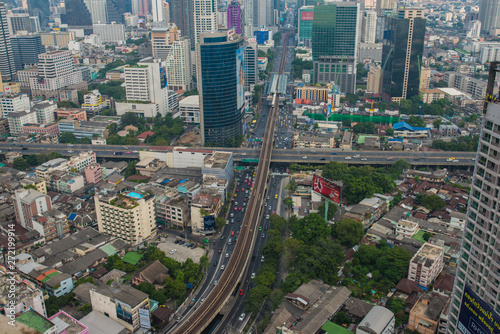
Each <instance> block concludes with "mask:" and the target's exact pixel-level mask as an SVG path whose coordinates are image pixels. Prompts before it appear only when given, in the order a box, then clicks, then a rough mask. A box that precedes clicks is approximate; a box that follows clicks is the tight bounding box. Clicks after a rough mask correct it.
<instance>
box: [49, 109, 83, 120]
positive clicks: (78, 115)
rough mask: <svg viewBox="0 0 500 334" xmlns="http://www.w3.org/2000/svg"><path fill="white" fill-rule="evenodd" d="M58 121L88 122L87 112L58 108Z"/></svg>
mask: <svg viewBox="0 0 500 334" xmlns="http://www.w3.org/2000/svg"><path fill="white" fill-rule="evenodd" d="M56 115H57V119H58V120H60V119H64V118H66V119H78V120H80V121H86V120H87V112H86V111H85V110H84V109H79V108H57V109H56Z"/></svg>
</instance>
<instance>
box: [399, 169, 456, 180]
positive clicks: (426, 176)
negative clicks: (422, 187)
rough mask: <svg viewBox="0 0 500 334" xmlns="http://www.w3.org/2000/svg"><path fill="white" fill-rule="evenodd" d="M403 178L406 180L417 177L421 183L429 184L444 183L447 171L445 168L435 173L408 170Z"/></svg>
mask: <svg viewBox="0 0 500 334" xmlns="http://www.w3.org/2000/svg"><path fill="white" fill-rule="evenodd" d="M405 176H406V177H407V178H415V177H416V176H418V178H419V179H420V180H421V181H429V182H439V183H441V182H444V181H445V180H446V178H447V177H448V170H447V169H446V168H444V169H439V170H436V171H430V172H426V171H420V170H416V169H408V170H406V171H405Z"/></svg>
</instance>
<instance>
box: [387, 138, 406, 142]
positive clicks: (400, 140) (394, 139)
mask: <svg viewBox="0 0 500 334" xmlns="http://www.w3.org/2000/svg"><path fill="white" fill-rule="evenodd" d="M388 141H398V142H400V143H402V142H403V139H397V138H393V139H389V140H388Z"/></svg>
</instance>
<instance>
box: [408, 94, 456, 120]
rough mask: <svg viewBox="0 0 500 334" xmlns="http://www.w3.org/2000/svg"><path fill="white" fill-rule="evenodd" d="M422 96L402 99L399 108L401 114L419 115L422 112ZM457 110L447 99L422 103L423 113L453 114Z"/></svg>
mask: <svg viewBox="0 0 500 334" xmlns="http://www.w3.org/2000/svg"><path fill="white" fill-rule="evenodd" d="M420 103H421V100H420V96H418V95H415V96H412V97H411V98H410V99H408V100H403V101H401V105H400V107H399V110H400V112H401V114H406V115H417V114H419V113H420V111H419V108H420ZM454 114H455V111H454V110H453V108H452V107H451V103H450V101H448V100H447V99H438V100H434V101H432V102H431V103H430V104H429V103H422V115H438V116H453V115H454Z"/></svg>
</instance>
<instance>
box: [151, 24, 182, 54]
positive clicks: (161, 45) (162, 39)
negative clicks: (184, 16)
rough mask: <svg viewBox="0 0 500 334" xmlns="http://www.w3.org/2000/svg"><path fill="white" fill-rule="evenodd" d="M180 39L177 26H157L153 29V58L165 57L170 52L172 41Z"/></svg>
mask: <svg viewBox="0 0 500 334" xmlns="http://www.w3.org/2000/svg"><path fill="white" fill-rule="evenodd" d="M178 39H179V32H178V30H177V27H175V26H172V27H157V28H153V29H151V48H152V50H153V58H159V59H163V60H164V59H165V58H167V56H168V53H169V52H170V48H171V47H172V43H173V42H174V41H176V40H178Z"/></svg>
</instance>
